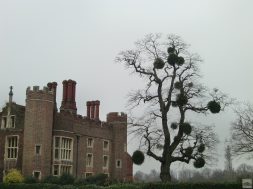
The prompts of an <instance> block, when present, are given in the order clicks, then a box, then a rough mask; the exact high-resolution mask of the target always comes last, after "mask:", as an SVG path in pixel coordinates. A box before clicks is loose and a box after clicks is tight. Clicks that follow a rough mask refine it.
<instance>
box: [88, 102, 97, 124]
mask: <svg viewBox="0 0 253 189" xmlns="http://www.w3.org/2000/svg"><path fill="white" fill-rule="evenodd" d="M86 105H87V117H88V118H89V119H94V120H99V105H100V101H99V100H96V101H87V103H86Z"/></svg>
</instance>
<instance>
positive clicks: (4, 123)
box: [1, 116, 7, 129]
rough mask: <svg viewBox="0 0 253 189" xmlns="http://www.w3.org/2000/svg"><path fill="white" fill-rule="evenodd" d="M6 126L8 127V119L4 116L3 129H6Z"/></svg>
mask: <svg viewBox="0 0 253 189" xmlns="http://www.w3.org/2000/svg"><path fill="white" fill-rule="evenodd" d="M6 125H7V117H6V116H3V117H2V123H1V127H2V129H5V128H6Z"/></svg>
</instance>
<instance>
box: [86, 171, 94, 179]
mask: <svg viewBox="0 0 253 189" xmlns="http://www.w3.org/2000/svg"><path fill="white" fill-rule="evenodd" d="M92 175H93V173H88V172H86V173H85V178H87V177H90V176H92Z"/></svg>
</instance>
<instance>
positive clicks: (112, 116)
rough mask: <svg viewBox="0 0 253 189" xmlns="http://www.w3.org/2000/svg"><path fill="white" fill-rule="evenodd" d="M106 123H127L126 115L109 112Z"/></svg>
mask: <svg viewBox="0 0 253 189" xmlns="http://www.w3.org/2000/svg"><path fill="white" fill-rule="evenodd" d="M107 122H127V114H126V113H124V112H110V113H108V114H107Z"/></svg>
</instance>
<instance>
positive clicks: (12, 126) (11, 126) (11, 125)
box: [10, 115, 16, 128]
mask: <svg viewBox="0 0 253 189" xmlns="http://www.w3.org/2000/svg"><path fill="white" fill-rule="evenodd" d="M13 117H14V119H12V118H13ZM10 121H11V124H10V128H15V126H16V116H15V115H10ZM13 121H14V123H13Z"/></svg>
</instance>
